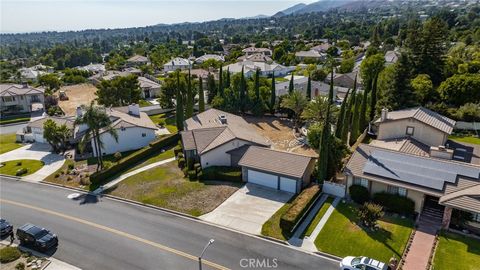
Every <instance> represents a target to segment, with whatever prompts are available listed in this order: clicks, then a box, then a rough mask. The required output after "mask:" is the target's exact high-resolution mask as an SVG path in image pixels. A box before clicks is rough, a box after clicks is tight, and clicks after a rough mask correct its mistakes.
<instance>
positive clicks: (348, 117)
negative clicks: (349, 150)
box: [341, 75, 357, 144]
mask: <svg viewBox="0 0 480 270" xmlns="http://www.w3.org/2000/svg"><path fill="white" fill-rule="evenodd" d="M356 92H357V75H355V81H354V82H353V90H352V94H351V95H350V99H349V100H348V103H347V108H346V109H345V117H344V120H343V124H342V135H341V140H342V142H343V143H344V144H347V143H348V134H349V132H350V130H351V125H352V115H353V112H352V110H353V107H354V106H355V94H356Z"/></svg>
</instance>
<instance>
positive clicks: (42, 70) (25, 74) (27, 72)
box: [18, 64, 53, 81]
mask: <svg viewBox="0 0 480 270" xmlns="http://www.w3.org/2000/svg"><path fill="white" fill-rule="evenodd" d="M18 72H19V73H20V77H21V78H22V79H25V80H28V81H36V80H37V79H38V77H39V76H41V75H44V74H47V73H51V72H53V68H52V67H49V66H45V65H42V64H38V65H35V66H32V67H29V68H25V67H24V68H20V69H19V70H18Z"/></svg>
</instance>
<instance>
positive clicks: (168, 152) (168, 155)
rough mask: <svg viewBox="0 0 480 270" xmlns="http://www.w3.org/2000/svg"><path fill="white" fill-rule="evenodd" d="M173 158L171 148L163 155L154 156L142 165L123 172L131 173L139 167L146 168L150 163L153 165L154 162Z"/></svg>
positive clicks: (173, 154)
mask: <svg viewBox="0 0 480 270" xmlns="http://www.w3.org/2000/svg"><path fill="white" fill-rule="evenodd" d="M174 156H175V153H173V148H170V149H168V150H166V151H165V152H163V153H159V154H158V155H154V156H152V157H150V158H148V159H146V160H145V161H143V162H142V163H139V164H137V165H135V167H132V168H130V169H128V170H127V171H125V173H128V172H131V171H133V170H136V169H138V168H140V167H143V166H147V165H149V164H152V163H155V162H158V161H162V160H165V159H169V158H173V157H174Z"/></svg>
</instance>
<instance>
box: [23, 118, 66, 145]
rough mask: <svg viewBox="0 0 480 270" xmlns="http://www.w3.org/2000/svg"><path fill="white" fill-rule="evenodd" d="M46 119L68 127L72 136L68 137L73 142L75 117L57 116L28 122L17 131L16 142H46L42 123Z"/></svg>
mask: <svg viewBox="0 0 480 270" xmlns="http://www.w3.org/2000/svg"><path fill="white" fill-rule="evenodd" d="M47 120H52V121H54V122H55V123H56V124H57V125H58V126H62V125H65V126H67V128H68V129H70V130H71V131H72V136H71V138H70V140H69V141H70V143H73V142H74V139H75V138H74V135H75V133H74V132H73V130H74V122H75V117H74V116H73V117H58V116H47V117H43V118H40V119H37V120H34V121H32V122H29V123H28V124H27V126H26V127H24V128H23V129H20V130H18V131H17V134H16V139H17V142H39V143H47V141H46V140H45V138H44V137H43V125H44V124H45V122H46V121H47Z"/></svg>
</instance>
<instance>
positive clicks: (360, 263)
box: [340, 256, 390, 270]
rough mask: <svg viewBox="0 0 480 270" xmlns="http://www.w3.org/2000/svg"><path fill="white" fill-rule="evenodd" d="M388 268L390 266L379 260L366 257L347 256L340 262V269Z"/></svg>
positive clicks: (366, 269) (365, 269) (378, 269)
mask: <svg viewBox="0 0 480 270" xmlns="http://www.w3.org/2000/svg"><path fill="white" fill-rule="evenodd" d="M359 269H361V270H390V267H389V266H388V265H387V264H386V263H384V262H381V261H377V260H375V259H371V258H368V257H353V256H348V257H345V258H343V260H342V261H341V262H340V270H359Z"/></svg>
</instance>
